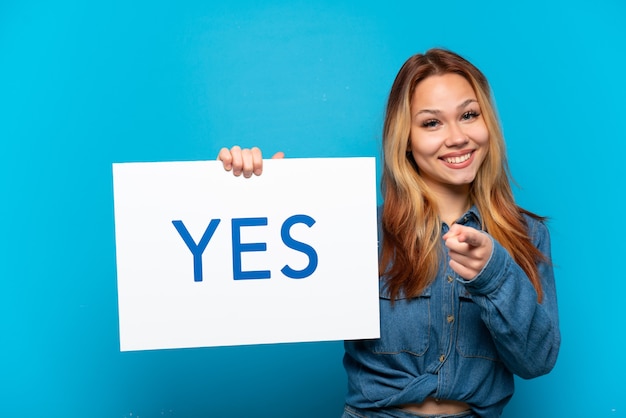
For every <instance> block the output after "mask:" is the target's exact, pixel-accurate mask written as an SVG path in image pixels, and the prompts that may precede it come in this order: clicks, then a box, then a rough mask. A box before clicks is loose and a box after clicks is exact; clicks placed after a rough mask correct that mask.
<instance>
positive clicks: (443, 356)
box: [439, 354, 446, 363]
mask: <svg viewBox="0 0 626 418" xmlns="http://www.w3.org/2000/svg"><path fill="white" fill-rule="evenodd" d="M445 359H446V356H445V354H442V355H440V356H439V361H440V362H442V363H443V361H444V360H445Z"/></svg>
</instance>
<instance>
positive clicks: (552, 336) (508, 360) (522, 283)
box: [461, 219, 561, 379]
mask: <svg viewBox="0 0 626 418" xmlns="http://www.w3.org/2000/svg"><path fill="white" fill-rule="evenodd" d="M529 229H530V231H529V232H530V235H531V237H533V242H534V244H535V245H536V247H537V248H538V249H539V250H540V251H541V252H542V253H543V254H544V255H545V257H546V259H547V260H548V262H542V263H541V264H539V266H538V268H539V274H540V277H541V285H542V290H543V300H542V301H541V302H538V300H537V292H536V291H535V288H534V287H533V285H532V283H531V282H530V280H529V279H528V276H527V275H526V274H525V273H524V271H523V270H522V269H521V267H520V266H519V265H517V264H516V263H515V261H514V260H513V258H512V257H511V256H510V255H509V253H508V252H507V250H506V249H504V247H502V245H500V244H499V243H498V242H497V241H496V240H494V239H493V238H492V241H493V244H494V245H493V253H492V255H491V258H490V260H489V261H488V262H487V264H486V265H485V267H484V268H483V270H482V271H481V272H480V273H479V274H478V275H477V276H476V277H475V278H474V279H472V280H461V281H462V282H463V283H464V284H465V287H466V289H467V290H468V292H469V293H470V294H471V295H472V300H474V302H475V303H477V304H478V305H479V306H480V307H481V317H482V319H483V321H484V323H485V324H486V326H487V328H488V329H489V332H490V333H491V336H492V338H493V341H494V343H495V346H496V348H497V350H498V354H499V356H500V358H501V360H502V361H503V362H504V364H505V365H506V366H507V368H508V369H509V370H510V371H511V372H513V373H515V374H517V375H518V376H520V377H522V378H524V379H530V378H533V377H537V376H541V375H543V374H546V373H548V372H550V370H552V368H553V367H554V365H555V363H556V359H557V355H558V352H559V347H560V343H561V334H560V331H559V317H558V307H557V297H556V288H555V282H554V271H553V268H552V264H551V250H550V235H549V232H548V229H547V227H546V226H545V225H544V224H543V223H542V222H539V221H536V220H534V219H533V220H529Z"/></svg>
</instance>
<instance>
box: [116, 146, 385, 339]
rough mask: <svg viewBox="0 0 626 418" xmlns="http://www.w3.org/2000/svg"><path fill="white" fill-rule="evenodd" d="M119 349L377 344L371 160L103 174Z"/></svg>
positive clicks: (183, 165) (138, 167)
mask: <svg viewBox="0 0 626 418" xmlns="http://www.w3.org/2000/svg"><path fill="white" fill-rule="evenodd" d="M113 186H114V202H115V238H116V252H117V253H116V257H117V285H118V303H119V326H120V349H121V350H122V351H132V350H150V349H167V348H184V347H209V346H229V345H247V344H266V343H283V342H304V341H331V340H343V339H360V338H377V337H378V336H379V305H378V261H377V260H378V249H377V245H378V244H377V232H376V228H377V226H376V175H375V161H374V158H369V157H368V158H307V159H295V158H294V159H282V160H265V161H264V170H263V174H262V175H261V176H259V177H255V176H253V177H252V178H249V179H246V178H243V177H235V176H234V175H233V174H232V173H230V172H226V171H225V170H224V169H223V166H222V163H221V162H218V161H194V162H158V163H118V164H113Z"/></svg>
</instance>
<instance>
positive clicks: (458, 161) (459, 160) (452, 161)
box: [444, 152, 472, 164]
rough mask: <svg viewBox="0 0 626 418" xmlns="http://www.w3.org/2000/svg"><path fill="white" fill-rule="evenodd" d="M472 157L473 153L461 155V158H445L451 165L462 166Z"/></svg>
mask: <svg viewBox="0 0 626 418" xmlns="http://www.w3.org/2000/svg"><path fill="white" fill-rule="evenodd" d="M471 155H472V153H471V152H468V153H467V154H465V155H461V156H460V157H452V158H444V161H445V162H447V163H450V164H461V163H462V162H464V161H467V160H469V157H470V156H471Z"/></svg>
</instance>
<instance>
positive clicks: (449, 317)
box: [446, 315, 454, 324]
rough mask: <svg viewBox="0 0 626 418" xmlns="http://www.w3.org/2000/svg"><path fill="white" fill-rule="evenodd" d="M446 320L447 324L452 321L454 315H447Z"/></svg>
mask: <svg viewBox="0 0 626 418" xmlns="http://www.w3.org/2000/svg"><path fill="white" fill-rule="evenodd" d="M446 319H447V320H448V324H450V323H452V322H454V315H448V317H447V318H446Z"/></svg>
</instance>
